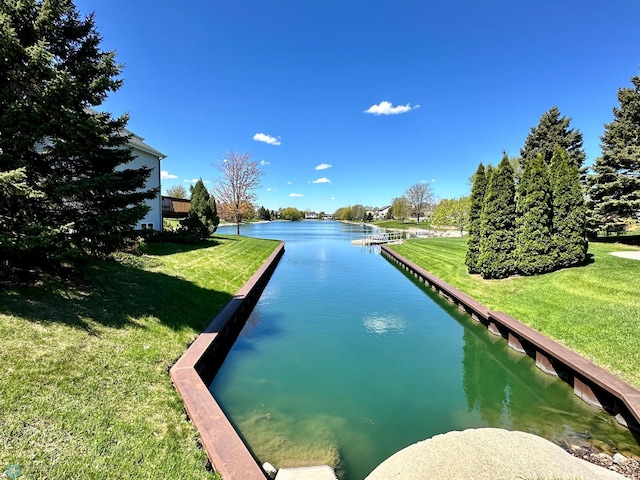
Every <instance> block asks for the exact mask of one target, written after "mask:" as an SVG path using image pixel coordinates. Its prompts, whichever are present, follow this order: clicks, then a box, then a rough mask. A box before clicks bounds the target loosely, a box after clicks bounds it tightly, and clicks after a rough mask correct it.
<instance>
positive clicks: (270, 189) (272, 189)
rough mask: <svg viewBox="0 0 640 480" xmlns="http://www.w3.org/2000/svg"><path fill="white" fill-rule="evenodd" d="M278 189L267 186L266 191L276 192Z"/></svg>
mask: <svg viewBox="0 0 640 480" xmlns="http://www.w3.org/2000/svg"><path fill="white" fill-rule="evenodd" d="M277 191H278V189H277V188H276V187H267V192H277Z"/></svg>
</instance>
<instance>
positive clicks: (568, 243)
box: [551, 147, 588, 268]
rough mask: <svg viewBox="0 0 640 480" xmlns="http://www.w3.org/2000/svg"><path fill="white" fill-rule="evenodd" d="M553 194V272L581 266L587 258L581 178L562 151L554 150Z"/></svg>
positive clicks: (585, 210)
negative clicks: (554, 268) (558, 269)
mask: <svg viewBox="0 0 640 480" xmlns="http://www.w3.org/2000/svg"><path fill="white" fill-rule="evenodd" d="M551 167H552V169H551V171H552V172H553V176H552V178H551V182H552V185H551V187H552V191H553V243H554V264H555V267H556V268H564V267H571V266H574V265H579V264H581V263H583V262H584V260H585V258H586V255H587V248H588V243H587V239H586V216H587V208H586V205H585V201H584V196H583V193H582V185H581V184H580V174H579V172H578V168H577V167H576V166H575V164H574V163H573V162H572V161H570V160H569V155H568V153H567V151H566V150H564V149H563V148H560V147H557V148H556V151H555V153H554V154H553V158H552V159H551Z"/></svg>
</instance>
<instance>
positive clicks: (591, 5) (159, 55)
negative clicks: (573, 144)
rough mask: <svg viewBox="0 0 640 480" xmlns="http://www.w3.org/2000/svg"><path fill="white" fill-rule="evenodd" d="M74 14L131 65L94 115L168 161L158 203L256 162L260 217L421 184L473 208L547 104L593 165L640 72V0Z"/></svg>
mask: <svg viewBox="0 0 640 480" xmlns="http://www.w3.org/2000/svg"><path fill="white" fill-rule="evenodd" d="M76 5H77V7H78V9H79V11H80V12H81V13H83V14H88V13H90V12H92V11H93V12H95V14H96V24H97V28H98V31H99V32H100V34H101V36H102V38H103V43H102V47H103V49H105V50H116V52H117V60H118V61H119V62H120V63H122V64H124V70H123V73H122V78H123V79H124V86H123V87H122V88H121V89H120V90H119V91H117V92H115V93H113V94H111V95H110V97H109V99H108V100H107V101H106V102H105V104H104V105H103V110H108V111H110V112H112V113H114V114H121V113H124V112H128V113H129V114H130V116H131V119H130V122H129V128H130V130H132V131H133V132H135V133H137V134H138V135H140V136H142V137H144V138H145V140H146V142H147V143H148V144H149V145H151V146H153V147H154V148H157V149H158V150H160V151H162V152H164V153H165V154H166V155H167V158H166V159H165V160H163V161H162V170H163V175H164V177H165V178H163V180H162V184H163V192H164V191H165V190H166V188H167V187H170V186H172V185H176V184H182V185H185V186H186V187H188V185H189V182H190V181H192V180H193V179H197V178H202V179H203V180H205V181H206V182H211V181H213V180H214V179H215V178H216V176H217V175H218V171H217V169H216V168H215V166H214V165H215V164H217V163H218V162H219V160H220V158H221V157H222V156H223V155H224V153H225V152H227V151H229V150H234V151H236V152H239V153H242V152H249V153H251V154H252V158H253V159H254V160H256V161H258V162H260V163H261V164H262V165H263V167H262V169H263V171H264V176H263V177H262V186H261V188H260V189H259V190H258V191H257V192H256V193H257V194H258V198H259V199H258V202H257V203H258V205H263V206H265V207H266V208H269V209H277V208H279V207H283V208H284V207H289V206H291V207H296V208H299V209H301V210H306V209H311V210H316V211H325V212H333V211H335V210H336V209H337V208H339V207H343V206H347V205H354V204H363V205H367V206H373V207H376V206H383V205H387V204H389V203H390V202H391V200H392V199H393V198H394V197H398V196H401V195H402V194H403V193H404V191H405V190H406V189H407V188H408V187H409V186H411V185H413V184H415V183H419V182H428V183H429V184H430V185H431V187H432V189H433V191H434V193H435V195H436V197H438V198H453V197H458V196H462V195H466V194H468V191H469V185H468V181H467V179H468V178H469V176H470V175H472V174H473V172H474V171H475V169H476V167H477V165H478V163H479V162H483V163H485V164H487V163H493V164H497V163H498V162H499V161H500V158H501V155H502V151H503V150H506V151H507V153H508V154H510V155H518V154H519V150H520V148H521V147H522V145H523V144H524V140H525V138H526V136H527V134H528V132H529V131H530V128H531V127H533V126H535V125H537V123H538V120H539V119H540V116H541V115H542V114H543V113H544V112H545V111H547V110H548V109H549V108H551V107H552V106H554V105H555V106H557V107H558V108H559V109H560V112H561V113H562V114H563V115H565V116H568V117H571V119H572V120H571V126H572V127H574V128H578V129H579V130H580V131H581V132H582V133H583V136H584V145H585V149H586V151H587V163H588V164H591V163H592V162H593V161H594V160H595V158H596V157H597V156H598V155H599V154H600V136H601V135H602V133H603V125H604V123H608V122H610V121H611V119H612V113H611V109H612V107H614V106H615V105H616V104H617V99H616V93H617V91H618V88H620V87H626V86H629V85H630V81H629V80H630V78H631V77H632V76H634V75H638V74H640V70H639V69H638V68H639V66H640V35H638V23H639V21H640V2H638V1H637V0H611V1H609V2H602V1H598V2H596V1H592V0H586V1H574V0H566V1H558V0H537V1H527V0H519V1H513V0H511V1H503V0H482V1H481V0H432V1H427V0H387V1H379V0H367V1H360V0H358V1H352V0H341V1H337V0H324V1H319V0H270V1H256V0H221V1H217V0H216V1H196V0H185V1H182V2H177V1H175V0H135V1H131V0H127V1H124V0H76ZM208 185H209V186H211V185H212V184H211V183H209V184H208Z"/></svg>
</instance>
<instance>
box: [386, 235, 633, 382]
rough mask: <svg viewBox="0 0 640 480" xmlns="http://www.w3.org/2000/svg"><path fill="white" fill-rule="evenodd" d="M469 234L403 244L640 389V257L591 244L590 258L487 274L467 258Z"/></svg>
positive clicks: (459, 283) (406, 251)
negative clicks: (538, 270)
mask: <svg viewBox="0 0 640 480" xmlns="http://www.w3.org/2000/svg"><path fill="white" fill-rule="evenodd" d="M466 241H467V240H466V239H418V240H409V241H406V242H405V243H404V244H403V245H393V246H392V247H391V248H393V249H394V250H395V251H397V252H398V253H400V254H401V255H403V256H405V257H406V258H408V259H409V260H412V261H413V262H415V263H417V264H418V265H420V266H422V267H423V268H425V269H427V270H428V271H430V272H431V273H433V274H434V275H436V276H438V277H440V278H441V279H443V280H444V281H446V282H448V283H450V284H452V285H454V286H455V287H457V288H458V289H460V290H462V291H464V292H466V293H467V294H469V295H471V296H472V297H473V298H475V299H476V300H478V301H479V302H481V303H483V304H484V305H486V306H487V307H489V308H490V309H492V310H500V311H503V312H505V313H508V314H509V315H511V316H513V317H514V318H516V319H518V320H520V321H522V322H523V323H526V324H527V325H530V326H531V327H533V328H535V329H536V330H538V331H540V332H542V333H544V334H545V335H547V336H549V337H551V338H553V339H555V340H557V341H559V342H560V343H562V344H564V345H566V346H567V347H569V348H571V349H573V350H575V351H576V352H579V353H581V354H582V355H584V356H585V357H586V358H589V359H591V360H592V361H594V362H595V363H597V364H598V365H600V366H602V367H604V368H606V369H608V370H609V371H611V372H612V373H614V374H616V375H618V376H620V377H621V378H623V379H624V380H626V381H627V382H629V383H631V384H633V385H634V386H636V387H639V388H640V261H638V260H629V259H624V258H619V257H615V256H613V255H610V254H609V253H610V252H612V251H618V250H634V249H635V250H638V247H629V246H626V245H621V244H602V243H591V244H590V246H589V264H588V265H586V266H584V267H578V268H568V269H564V270H560V271H557V272H553V273H549V274H546V275H539V276H534V277H514V278H510V279H506V280H483V279H482V278H481V277H480V276H477V275H469V274H468V273H467V271H466V268H465V265H464V257H465V253H466Z"/></svg>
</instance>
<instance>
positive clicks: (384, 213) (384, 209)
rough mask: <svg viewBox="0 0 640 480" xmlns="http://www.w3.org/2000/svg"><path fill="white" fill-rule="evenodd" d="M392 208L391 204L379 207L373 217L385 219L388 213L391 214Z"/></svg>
mask: <svg viewBox="0 0 640 480" xmlns="http://www.w3.org/2000/svg"><path fill="white" fill-rule="evenodd" d="M390 209H391V206H390V205H387V206H386V207H382V208H380V209H378V211H377V212H375V213H374V215H373V218H374V219H375V220H384V219H385V218H387V215H388V214H389V210H390Z"/></svg>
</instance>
